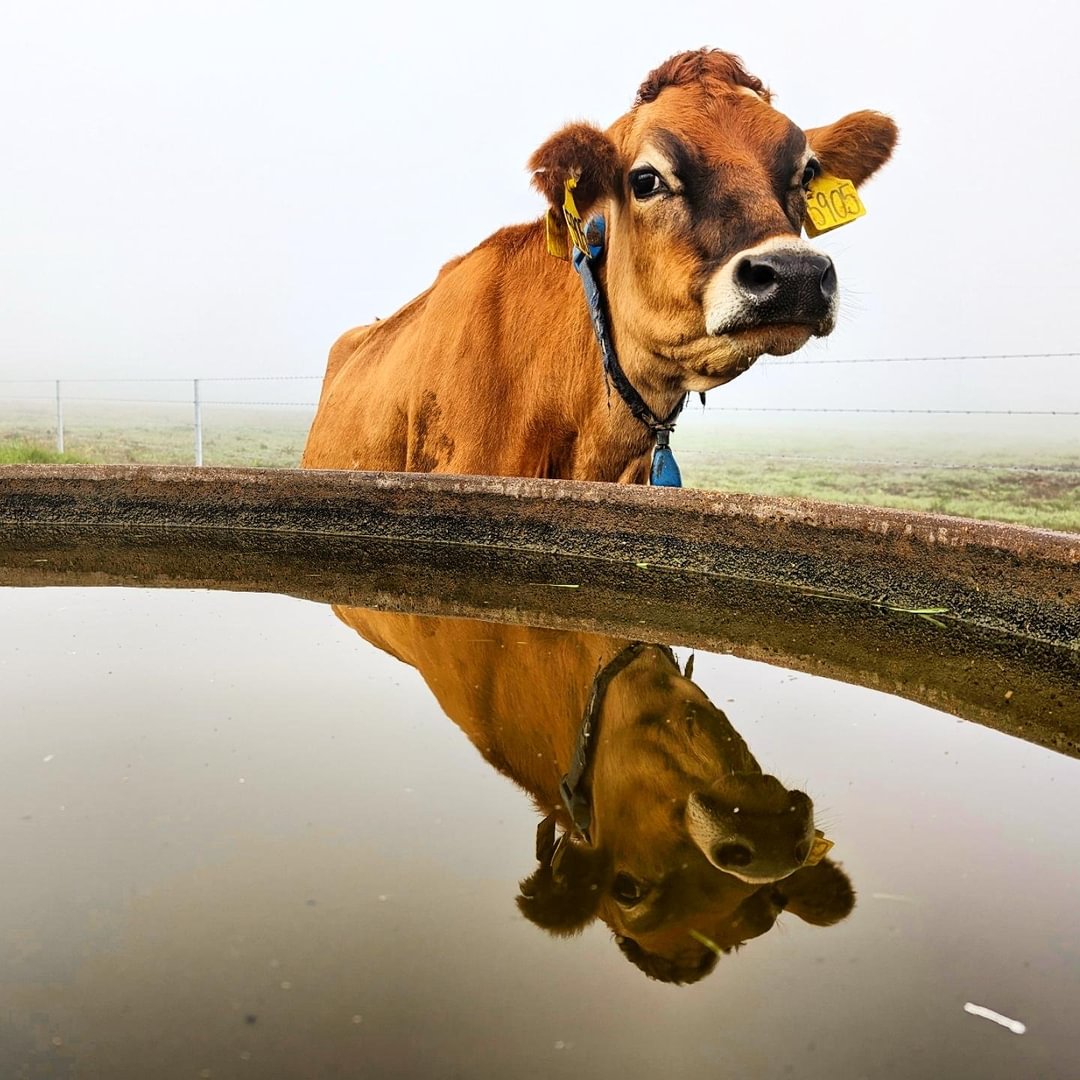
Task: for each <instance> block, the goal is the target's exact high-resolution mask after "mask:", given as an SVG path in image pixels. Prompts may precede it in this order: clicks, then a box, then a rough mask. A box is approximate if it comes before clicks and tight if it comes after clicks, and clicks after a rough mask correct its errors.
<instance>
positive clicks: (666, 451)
mask: <svg viewBox="0 0 1080 1080" xmlns="http://www.w3.org/2000/svg"><path fill="white" fill-rule="evenodd" d="M670 436H671V432H670V431H669V430H668V429H667V428H657V430H656V447H655V449H654V450H653V455H652V470H651V471H650V473H649V483H650V484H652V486H653V487H675V488H681V487H682V473H680V472H679V464H678V462H677V461H676V460H675V455H674V454H673V453H672V452H671V447H670V446H669V445H668V439H669V438H670Z"/></svg>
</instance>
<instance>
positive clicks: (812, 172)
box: [799, 160, 821, 191]
mask: <svg viewBox="0 0 1080 1080" xmlns="http://www.w3.org/2000/svg"><path fill="white" fill-rule="evenodd" d="M820 175H821V163H820V162H818V161H816V160H810V161H808V162H807V163H806V168H805V169H803V174H802V180H800V181H799V182H800V184H801V185H802V188H803V190H804V191H807V190H809V188H810V185H811V184H812V183H813V182H814V181H815V180H816V179H817V178H818V177H819V176H820Z"/></svg>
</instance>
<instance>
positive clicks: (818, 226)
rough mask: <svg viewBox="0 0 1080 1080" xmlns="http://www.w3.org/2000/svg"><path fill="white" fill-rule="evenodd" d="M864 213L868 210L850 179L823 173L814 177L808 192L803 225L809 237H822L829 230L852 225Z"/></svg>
mask: <svg viewBox="0 0 1080 1080" xmlns="http://www.w3.org/2000/svg"><path fill="white" fill-rule="evenodd" d="M865 213H866V207H865V206H863V204H862V200H861V199H860V198H859V193H858V192H857V191H856V190H855V185H854V184H853V183H852V182H851V181H850V180H841V179H840V177H838V176H831V175H830V174H829V173H821V175H820V176H816V177H814V179H813V180H812V181H811V183H810V189H809V191H807V193H806V219H805V220H804V221H803V225H804V227H805V228H806V235H807V236H820V235H821V234H822V233H823V232H828V231H829V230H830V229H838V228H840V226H841V225H850V224H851V222H853V221H855V220H856V219H857V218H861V217H862V216H863V215H864V214H865Z"/></svg>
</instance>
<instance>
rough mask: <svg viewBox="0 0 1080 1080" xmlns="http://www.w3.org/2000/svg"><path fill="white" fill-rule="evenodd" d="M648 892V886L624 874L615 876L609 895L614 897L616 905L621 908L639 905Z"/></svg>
mask: <svg viewBox="0 0 1080 1080" xmlns="http://www.w3.org/2000/svg"><path fill="white" fill-rule="evenodd" d="M648 891H649V886H648V885H646V884H645V882H643V881H638V880H637V878H632V877H631V876H630V875H629V874H625V873H619V874H616V875H615V880H614V881H613V882H612V883H611V895H612V896H613V897H615V901H616V903H618V904H621V905H622V906H623V907H633V906H634V905H635V904H640V903H641V901H642V900H644V899H645V896H646V894H647V893H648Z"/></svg>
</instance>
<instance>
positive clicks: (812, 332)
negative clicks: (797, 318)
mask: <svg viewBox="0 0 1080 1080" xmlns="http://www.w3.org/2000/svg"><path fill="white" fill-rule="evenodd" d="M831 329H832V327H831V326H808V325H806V324H805V323H770V324H769V325H767V326H751V327H747V328H746V329H744V330H731V331H729V332H727V333H724V334H715V335H712V336H710V337H708V338H704V339H701V340H700V341H699V342H698V346H699V348H700V352H698V353H697V355H696V356H694V357H693V358H690V362H689V363H688V364H686V368H684V372H685V374H684V378H683V389H684V390H688V391H691V392H694V393H696V392H697V391H699V390H700V391H704V390H712V389H713V388H714V387H717V386H722V385H723V384H724V383H729V382H731V380H732V379H735V378H738V376H740V375H742V374H743V372H746V371H749V370H750V368H751V367H752V366H753V364H754V362H755V361H756V360H757V359H758V358H759V357H761V356H765V355H769V356H787V355H789V354H790V353H793V352H795V351H797V350H798V349H801V348H802V347H803V346H804V345H805V344H806V343H807V342H808V341H809V340H810V338H811V337H822V336H824V335H825V334H828V333H829V331H830V330H831ZM686 369H689V370H686Z"/></svg>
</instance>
